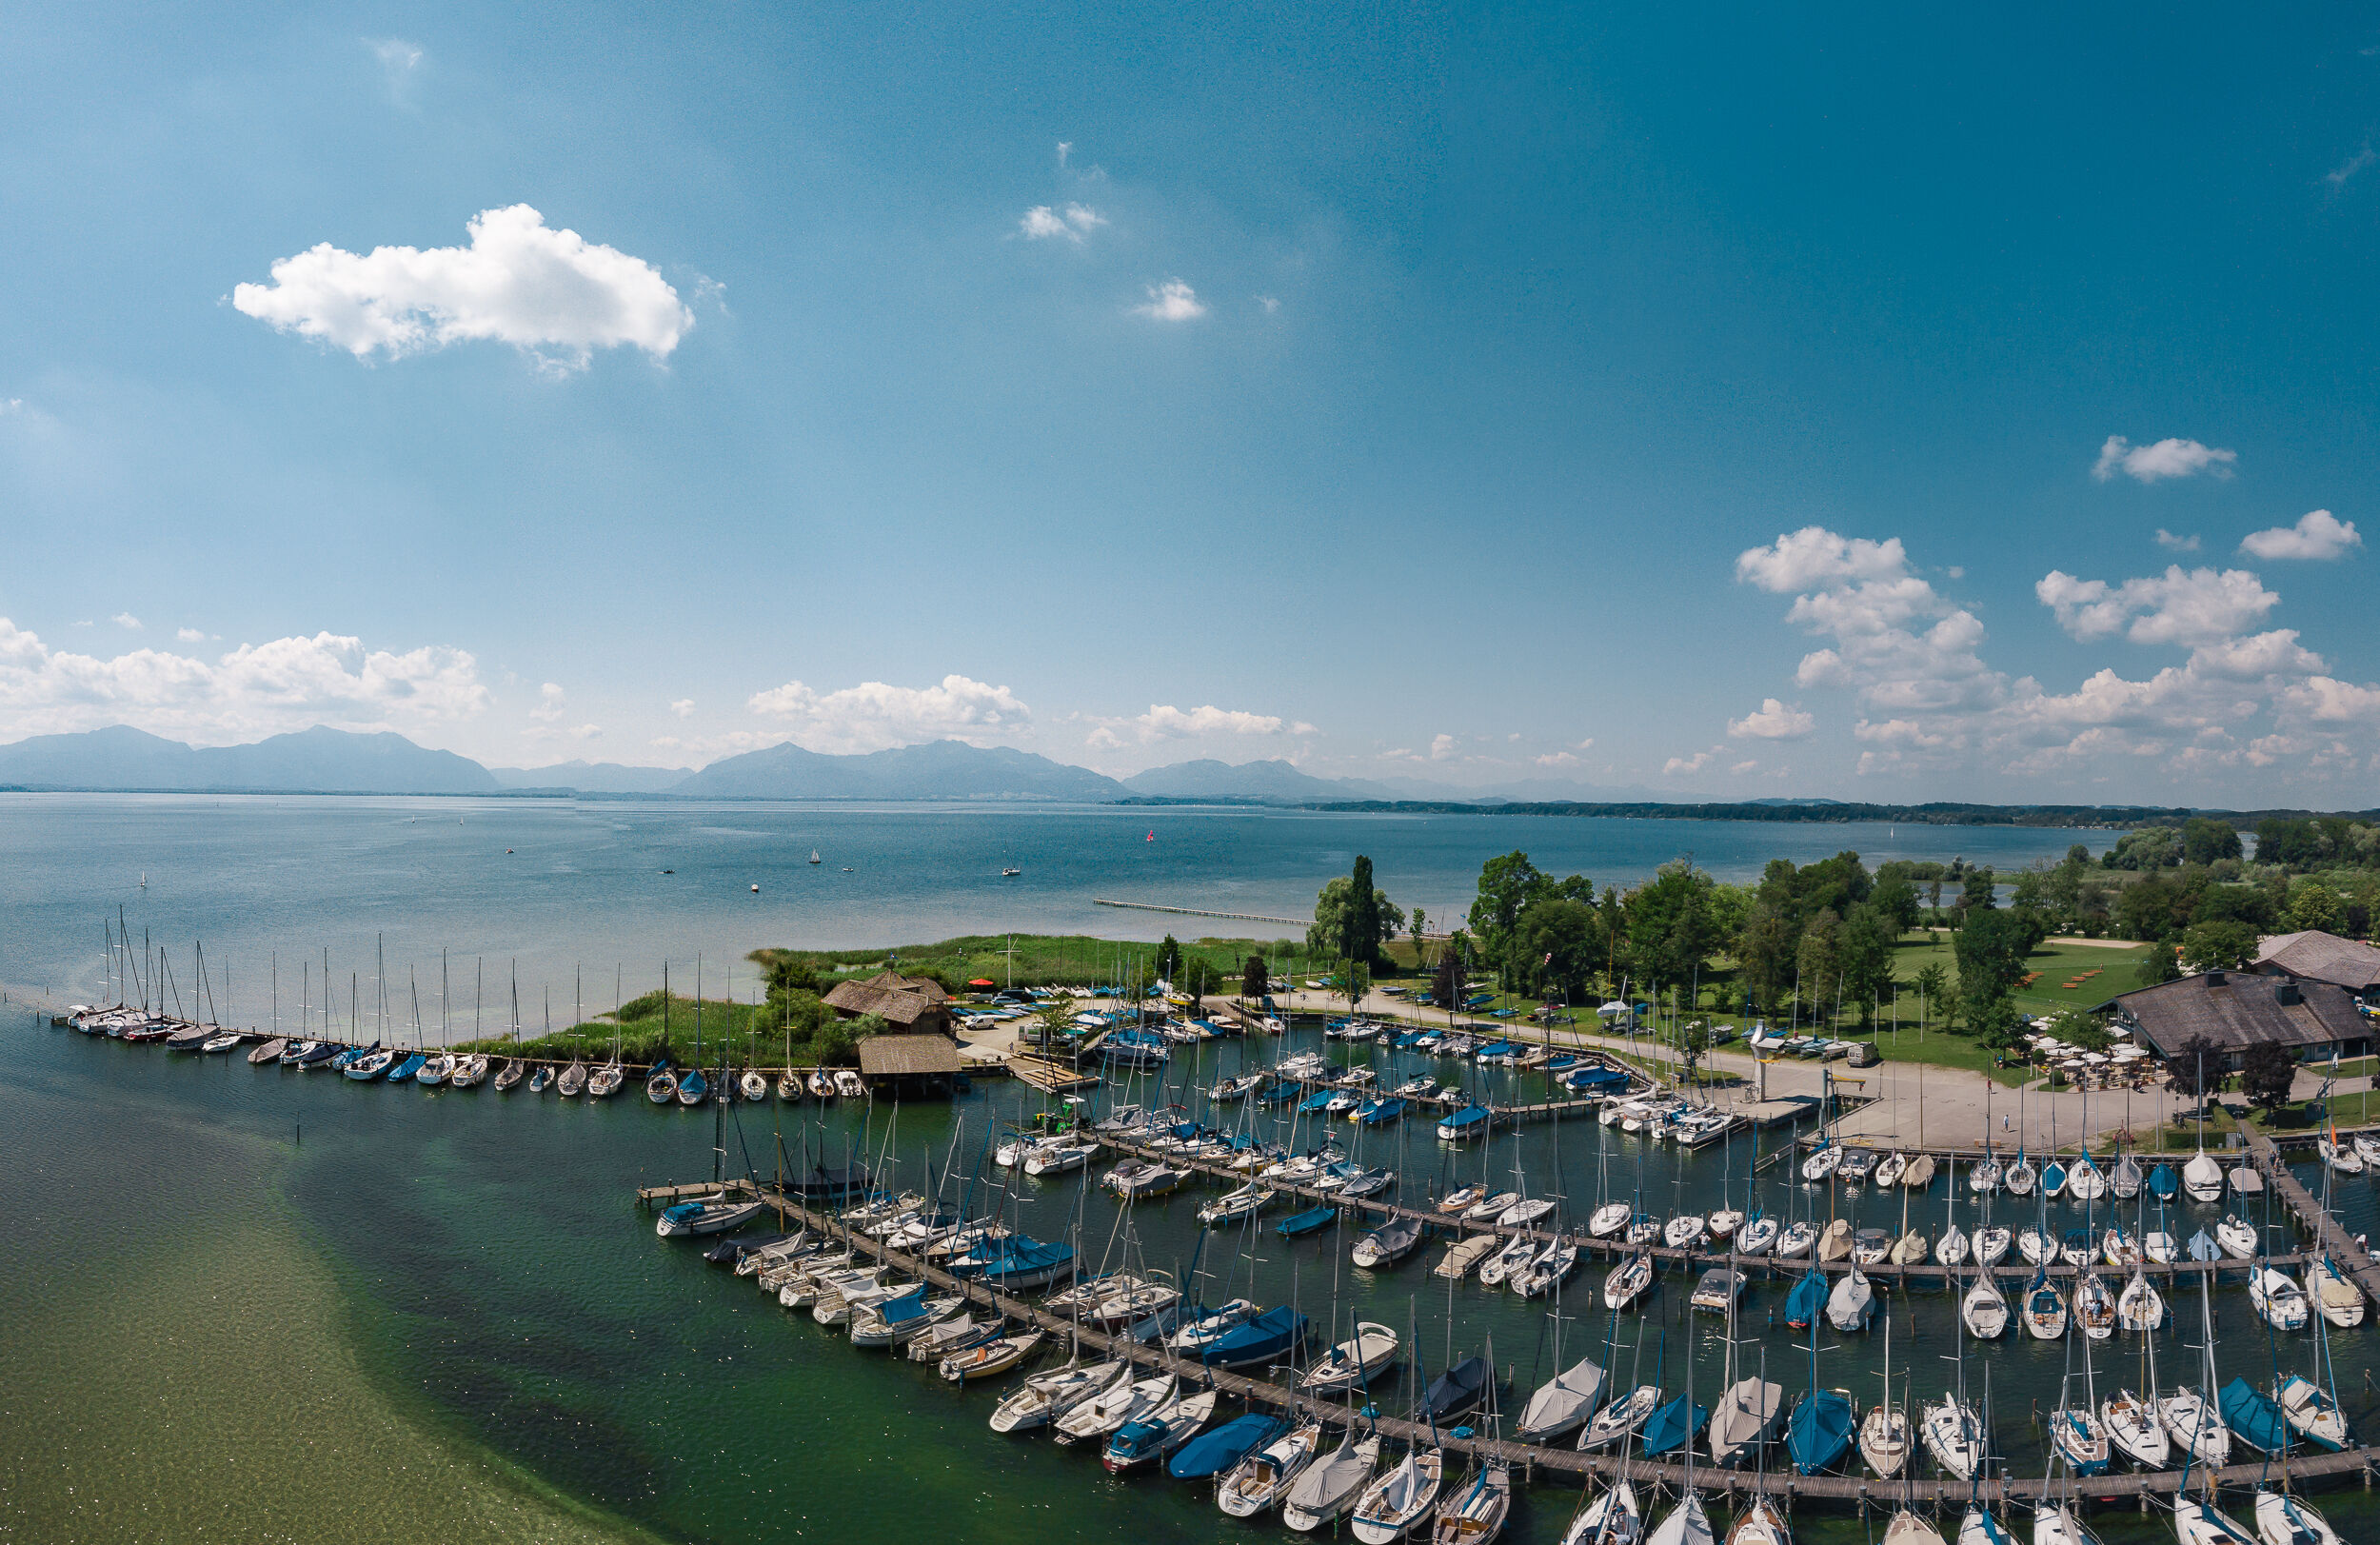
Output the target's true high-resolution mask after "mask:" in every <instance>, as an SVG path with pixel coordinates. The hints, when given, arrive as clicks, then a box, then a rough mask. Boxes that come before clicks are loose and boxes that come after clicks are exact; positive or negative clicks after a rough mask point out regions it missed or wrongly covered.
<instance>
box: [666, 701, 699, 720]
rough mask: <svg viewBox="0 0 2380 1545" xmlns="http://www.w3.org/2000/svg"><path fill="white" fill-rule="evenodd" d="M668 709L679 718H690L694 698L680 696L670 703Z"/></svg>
mask: <svg viewBox="0 0 2380 1545" xmlns="http://www.w3.org/2000/svg"><path fill="white" fill-rule="evenodd" d="M669 711H670V712H671V713H673V714H676V715H677V716H678V717H679V718H681V719H691V718H693V717H694V700H693V699H692V698H680V699H678V700H677V701H676V702H674V703H670V705H669Z"/></svg>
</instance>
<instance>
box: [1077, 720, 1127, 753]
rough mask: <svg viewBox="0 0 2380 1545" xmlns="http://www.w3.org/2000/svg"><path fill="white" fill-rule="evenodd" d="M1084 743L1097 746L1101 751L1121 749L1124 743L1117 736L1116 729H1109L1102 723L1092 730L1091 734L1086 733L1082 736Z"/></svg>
mask: <svg viewBox="0 0 2380 1545" xmlns="http://www.w3.org/2000/svg"><path fill="white" fill-rule="evenodd" d="M1082 743H1083V744H1085V745H1090V746H1096V747H1098V748H1099V749H1100V750H1101V751H1116V750H1121V748H1122V746H1123V742H1122V741H1121V740H1120V739H1118V738H1117V735H1116V732H1115V731H1114V730H1112V729H1109V728H1108V727H1107V726H1106V725H1105V724H1101V725H1100V726H1099V727H1098V728H1097V729H1094V730H1093V731H1091V733H1090V734H1088V735H1085V736H1084V737H1083V738H1082Z"/></svg>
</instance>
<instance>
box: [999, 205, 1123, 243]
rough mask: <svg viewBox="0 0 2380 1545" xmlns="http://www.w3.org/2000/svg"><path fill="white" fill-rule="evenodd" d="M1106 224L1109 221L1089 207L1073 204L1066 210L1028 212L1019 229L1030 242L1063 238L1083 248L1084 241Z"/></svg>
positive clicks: (1045, 208)
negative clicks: (1082, 242)
mask: <svg viewBox="0 0 2380 1545" xmlns="http://www.w3.org/2000/svg"><path fill="white" fill-rule="evenodd" d="M1105 224H1107V217H1106V216H1105V215H1103V214H1101V213H1100V212H1099V211H1098V210H1097V209H1094V208H1091V207H1090V206H1089V205H1087V204H1069V205H1067V206H1066V207H1065V208H1051V207H1050V206H1048V205H1046V204H1037V205H1035V206H1034V207H1033V208H1030V209H1027V210H1025V211H1024V217H1023V218H1022V219H1021V220H1019V221H1018V222H1017V228H1018V229H1019V230H1021V231H1022V232H1024V235H1025V239H1026V240H1028V241H1041V240H1043V239H1045V238H1047V237H1051V236H1062V237H1064V238H1065V239H1066V240H1068V241H1070V242H1073V243H1075V244H1077V245H1078V246H1080V245H1081V241H1082V238H1083V237H1085V236H1088V235H1089V234H1090V233H1091V232H1092V231H1094V230H1097V229H1098V228H1100V227H1101V226H1103V225H1105Z"/></svg>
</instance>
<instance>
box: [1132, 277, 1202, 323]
mask: <svg viewBox="0 0 2380 1545" xmlns="http://www.w3.org/2000/svg"><path fill="white" fill-rule="evenodd" d="M1132 310H1133V314H1134V315H1136V316H1144V317H1151V318H1154V319H1155V320H1157V321H1159V322H1188V321H1190V320H1192V319H1193V318H1195V317H1202V316H1204V315H1206V307H1205V306H1204V305H1202V304H1200V300H1199V294H1198V291H1196V290H1194V289H1192V288H1191V287H1189V286H1188V285H1185V284H1183V283H1182V282H1181V281H1180V280H1179V279H1168V280H1166V281H1165V282H1164V283H1163V284H1161V285H1152V286H1150V287H1149V303H1148V305H1146V306H1136V307H1133V308H1132Z"/></svg>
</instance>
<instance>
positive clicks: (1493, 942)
mask: <svg viewBox="0 0 2380 1545" xmlns="http://www.w3.org/2000/svg"><path fill="white" fill-rule="evenodd" d="M1553 882H1554V881H1553V877H1551V876H1550V875H1548V874H1546V873H1545V872H1544V871H1543V870H1541V869H1539V868H1538V867H1537V865H1536V864H1534V863H1531V862H1529V855H1528V854H1526V853H1523V852H1522V851H1520V849H1518V848H1515V849H1513V850H1512V851H1511V852H1510V853H1503V854H1498V855H1497V857H1495V858H1492V859H1490V860H1488V861H1487V862H1485V863H1483V864H1481V865H1479V885H1478V896H1477V897H1475V898H1474V899H1473V901H1472V902H1471V916H1470V922H1471V931H1472V933H1473V934H1475V935H1477V936H1478V941H1479V949H1480V952H1481V953H1482V954H1483V955H1485V956H1486V958H1487V959H1489V960H1491V961H1496V962H1497V964H1499V965H1502V964H1505V963H1508V961H1509V957H1510V956H1511V953H1512V947H1513V930H1514V929H1515V928H1517V927H1518V926H1519V924H1520V913H1521V910H1522V908H1524V907H1526V906H1527V905H1528V904H1529V903H1530V902H1531V901H1536V900H1537V899H1538V898H1539V897H1541V896H1543V895H1544V894H1545V893H1546V891H1547V889H1548V888H1549V887H1551V886H1552V884H1553Z"/></svg>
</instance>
